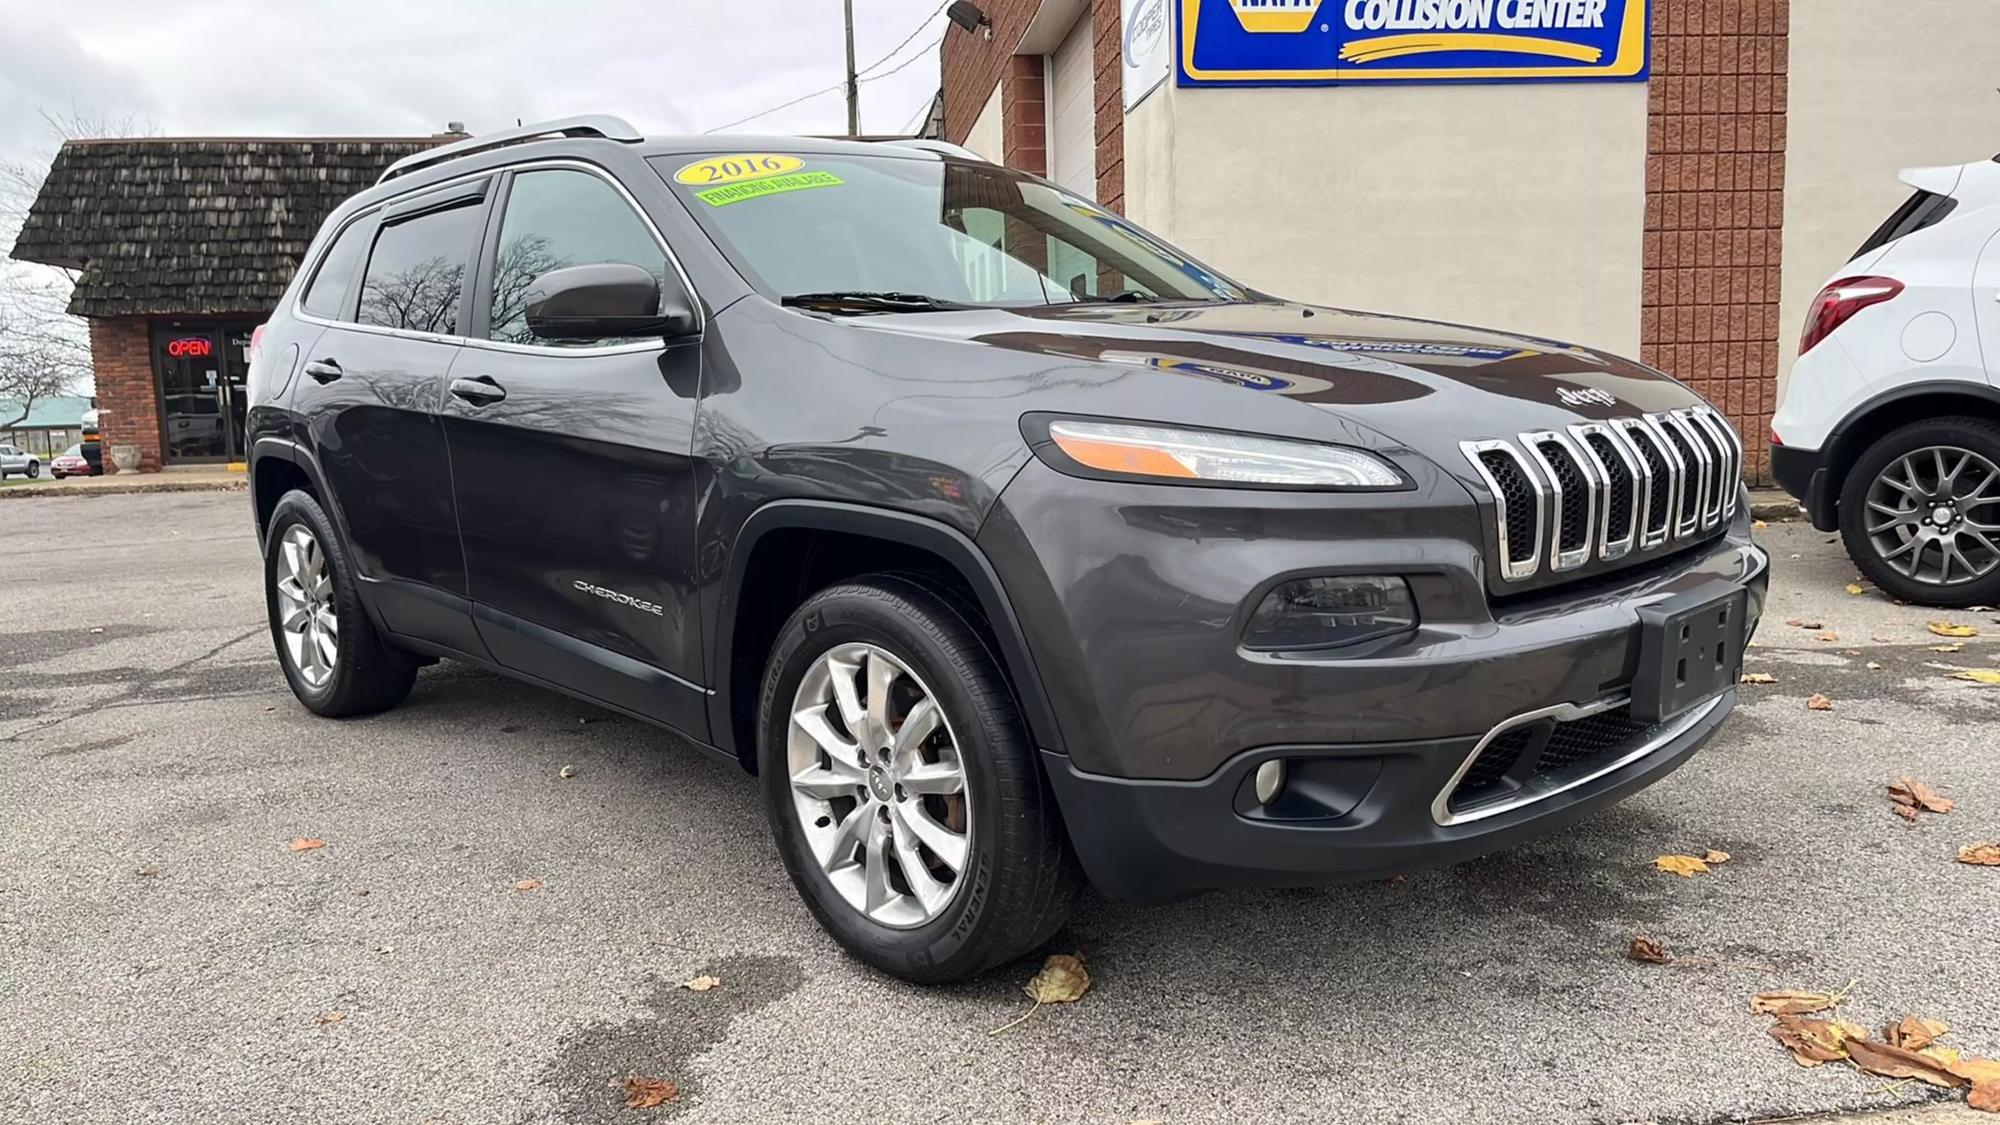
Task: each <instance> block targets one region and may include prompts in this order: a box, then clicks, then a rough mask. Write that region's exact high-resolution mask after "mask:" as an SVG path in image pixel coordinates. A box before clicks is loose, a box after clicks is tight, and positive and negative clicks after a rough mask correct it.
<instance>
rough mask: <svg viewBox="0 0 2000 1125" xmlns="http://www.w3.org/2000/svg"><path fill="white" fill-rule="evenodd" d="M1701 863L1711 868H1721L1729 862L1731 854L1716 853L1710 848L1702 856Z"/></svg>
mask: <svg viewBox="0 0 2000 1125" xmlns="http://www.w3.org/2000/svg"><path fill="white" fill-rule="evenodd" d="M1701 861H1702V862H1703V863H1706V864H1708V865H1709V866H1710V867H1720V866H1722V865H1723V864H1725V863H1728V862H1729V853H1728V852H1719V851H1716V850H1715V849H1714V848H1710V849H1708V851H1706V852H1704V853H1703V854H1702V857H1701Z"/></svg>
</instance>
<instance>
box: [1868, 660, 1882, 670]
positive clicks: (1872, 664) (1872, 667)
mask: <svg viewBox="0 0 2000 1125" xmlns="http://www.w3.org/2000/svg"><path fill="white" fill-rule="evenodd" d="M1868 670H1869V671H1870V672H1880V671H1881V670H1882V666H1881V665H1880V664H1877V663H1875V662H1874V661H1873V660H1870V661H1869V662H1868Z"/></svg>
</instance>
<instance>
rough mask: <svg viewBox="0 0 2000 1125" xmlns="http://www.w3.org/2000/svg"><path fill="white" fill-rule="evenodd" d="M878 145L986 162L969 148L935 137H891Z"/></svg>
mask: <svg viewBox="0 0 2000 1125" xmlns="http://www.w3.org/2000/svg"><path fill="white" fill-rule="evenodd" d="M878 143H880V144H885V145H895V146H896V147H897V148H915V149H922V150H923V151H925V152H936V153H941V154H943V155H945V156H956V157H958V158H960V159H962V160H978V161H981V162H986V158H985V157H983V156H981V155H979V154H978V153H976V152H974V151H972V150H971V149H969V148H966V147H965V146H964V145H955V144H952V143H951V142H950V141H941V140H938V139H937V138H935V137H892V138H890V139H888V140H884V141H881V142H878Z"/></svg>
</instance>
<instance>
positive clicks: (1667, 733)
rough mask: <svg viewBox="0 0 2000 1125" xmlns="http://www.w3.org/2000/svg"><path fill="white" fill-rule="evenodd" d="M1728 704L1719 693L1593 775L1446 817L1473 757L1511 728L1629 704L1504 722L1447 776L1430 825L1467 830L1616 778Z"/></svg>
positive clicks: (1547, 711) (1623, 700)
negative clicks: (1467, 826) (1465, 827)
mask: <svg viewBox="0 0 2000 1125" xmlns="http://www.w3.org/2000/svg"><path fill="white" fill-rule="evenodd" d="M1728 698H1729V693H1728V692H1726V691H1725V692H1723V693H1722V694H1721V695H1718V696H1716V697H1715V698H1714V699H1711V700H1709V701H1708V702H1707V703H1704V704H1700V705H1697V706H1695V707H1692V708H1690V709H1689V710H1687V711H1686V712H1684V713H1682V714H1680V715H1676V716H1674V717H1673V718H1671V719H1668V720H1667V721H1666V722H1664V723H1662V724H1660V726H1659V727H1658V728H1656V729H1655V731H1654V732H1653V735H1652V736H1651V737H1650V738H1647V739H1646V740H1645V741H1644V742H1642V743H1640V744H1639V745H1638V746H1635V747H1633V748H1632V749H1631V750H1630V751H1628V752H1626V753H1624V754H1621V755H1619V756H1618V758H1617V760H1616V761H1613V762H1610V763H1608V764H1606V765H1604V766H1602V767H1600V768H1598V769H1594V770H1592V771H1590V772H1589V773H1586V774H1583V775H1581V776H1579V777H1574V778H1571V779H1569V780H1568V781H1564V782H1561V783H1559V784H1552V785H1547V786H1541V787H1537V786H1533V785H1530V786H1524V787H1523V788H1522V789H1521V790H1520V791H1519V792H1518V793H1515V794H1514V795H1513V796H1511V797H1507V798H1505V799H1503V800H1499V801H1494V802H1493V803H1491V804H1486V805H1480V806H1479V807H1477V808H1474V809H1470V810H1468V811H1466V812H1463V813H1454V812H1452V811H1451V794H1452V791H1453V790H1455V789H1457V788H1458V783H1459V782H1460V781H1463V780H1464V779H1465V775H1466V774H1467V773H1469V772H1471V770H1472V764H1473V763H1474V762H1477V761H1478V760H1479V756H1480V755H1481V754H1483V753H1485V752H1486V748H1487V747H1488V746H1490V745H1492V743H1493V740H1494V739H1496V738H1499V737H1500V736H1501V735H1503V734H1506V733H1507V732H1508V731H1510V730H1513V729H1514V728H1516V727H1522V726H1526V725H1528V724H1530V723H1537V722H1540V721H1542V720H1543V719H1555V720H1556V721H1557V722H1574V721H1575V720H1577V719H1587V718H1589V717H1590V716H1592V715H1598V714H1602V713H1604V712H1606V711H1610V710H1613V709H1615V708H1618V707H1623V706H1624V705H1625V704H1627V703H1629V702H1631V696H1629V695H1614V696H1609V697H1607V698H1604V699H1600V700H1598V701H1597V702H1595V703H1584V704H1576V703H1559V704H1557V705H1555V706H1554V707H1544V708H1542V709H1541V710H1539V711H1528V712H1525V713H1523V714H1519V715H1516V716H1514V717H1513V718H1511V719H1506V720H1504V721H1502V722H1501V723H1500V724H1499V725H1497V726H1495V727H1494V728H1493V729H1492V730H1489V731H1487V732H1486V734H1485V736H1484V737H1482V738H1481V739H1480V740H1479V742H1478V743H1477V744H1476V745H1474V746H1473V748H1472V752H1471V753H1469V754H1467V755H1466V756H1465V760H1464V761H1462V762H1460V763H1459V764H1458V769H1456V770H1454V771H1453V772H1452V775H1451V780H1449V781H1447V782H1445V784H1444V788H1443V789H1442V790H1440V791H1439V792H1438V795H1437V798H1436V799H1435V800H1433V801H1432V802H1431V819H1432V820H1434V821H1436V822H1437V823H1438V824H1439V826H1441V827H1446V828H1449V827H1451V826H1452V825H1456V824H1471V823H1473V822H1474V821H1480V820H1485V819H1487V818H1488V817H1495V816H1499V815H1501V814H1502V813H1509V812H1513V811H1514V810H1515V809H1518V808H1521V807H1523V806H1525V805H1532V804H1534V803H1535V802H1537V801H1545V800H1547V799H1548V798H1550V797H1555V796H1559V795H1561V794H1563V793H1567V792H1569V791H1570V790H1572V789H1576V788H1579V787H1581V786H1584V785H1589V784H1590V783H1591V782H1593V781H1596V780H1597V779H1598V778H1601V777H1604V776H1606V775H1608V774H1613V773H1616V772H1618V771H1619V770H1622V769H1624V768H1625V767H1626V766H1629V765H1631V764H1633V763H1634V762H1637V761H1639V760H1640V759H1642V758H1646V757H1648V756H1650V755H1652V754H1653V753H1654V752H1655V751H1658V750H1659V749H1661V748H1662V747H1664V746H1666V745H1668V744H1670V743H1672V742H1674V741H1675V740H1676V739H1679V738H1680V737H1681V736H1682V735H1684V734H1686V733H1687V732H1688V731H1690V730H1693V729H1694V728H1695V726H1696V725H1697V724H1699V723H1700V722H1701V721H1702V720H1703V719H1706V718H1708V716H1710V715H1712V714H1714V713H1715V709H1716V708H1717V707H1720V706H1722V702H1723V700H1725V699H1728Z"/></svg>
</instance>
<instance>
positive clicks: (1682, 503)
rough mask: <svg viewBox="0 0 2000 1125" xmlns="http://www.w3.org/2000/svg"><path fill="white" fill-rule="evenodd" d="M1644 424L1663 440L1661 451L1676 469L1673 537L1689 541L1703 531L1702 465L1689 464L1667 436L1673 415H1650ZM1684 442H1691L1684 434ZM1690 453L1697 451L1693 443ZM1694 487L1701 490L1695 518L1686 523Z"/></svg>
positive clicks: (1690, 443) (1672, 522) (1690, 444)
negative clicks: (1685, 513)
mask: <svg viewBox="0 0 2000 1125" xmlns="http://www.w3.org/2000/svg"><path fill="white" fill-rule="evenodd" d="M1644 421H1645V423H1646V425H1647V427H1648V428H1650V429H1651V430H1652V432H1653V434H1654V435H1655V436H1657V437H1658V438H1659V439H1660V448H1661V450H1663V451H1664V452H1665V453H1666V456H1667V460H1668V461H1669V462H1671V463H1672V464H1673V466H1674V475H1675V477H1676V481H1675V484H1674V506H1673V508H1672V519H1671V520H1670V521H1669V522H1670V523H1671V525H1672V527H1673V532H1674V534H1673V538H1674V539H1675V540H1681V539H1686V538H1688V537H1689V536H1692V535H1694V534H1695V533H1696V532H1698V531H1700V530H1701V492H1700V491H1699V489H1700V484H1699V481H1698V480H1697V479H1696V476H1697V472H1698V469H1699V466H1697V465H1692V464H1689V463H1688V459H1687V458H1685V457H1683V456H1681V450H1680V446H1678V445H1675V444H1674V441H1673V439H1672V438H1670V437H1668V436H1667V429H1668V427H1669V426H1671V425H1672V424H1673V423H1672V419H1671V416H1670V415H1667V414H1648V415H1646V416H1645V418H1644ZM1681 440H1682V441H1684V442H1685V441H1687V435H1686V434H1681ZM1688 452H1689V453H1695V452H1697V451H1696V450H1695V448H1694V443H1693V442H1688ZM1690 488H1693V489H1696V490H1697V491H1696V492H1695V507H1694V516H1693V518H1691V519H1686V520H1684V519H1682V518H1681V512H1682V510H1684V509H1685V508H1686V507H1687V493H1688V489H1690Z"/></svg>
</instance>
